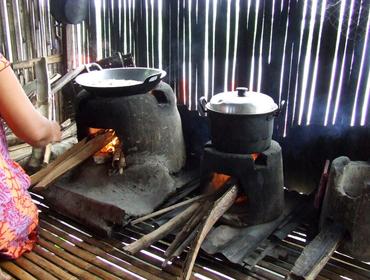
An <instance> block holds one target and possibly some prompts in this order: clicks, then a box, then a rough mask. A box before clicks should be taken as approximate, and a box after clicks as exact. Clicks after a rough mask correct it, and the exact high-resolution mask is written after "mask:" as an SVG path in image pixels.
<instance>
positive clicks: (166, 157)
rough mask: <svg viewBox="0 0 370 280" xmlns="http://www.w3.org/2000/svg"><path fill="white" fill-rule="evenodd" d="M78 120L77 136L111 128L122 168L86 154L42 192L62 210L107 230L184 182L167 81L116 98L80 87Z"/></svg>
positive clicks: (143, 210) (155, 203) (180, 135)
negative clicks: (77, 163)
mask: <svg viewBox="0 0 370 280" xmlns="http://www.w3.org/2000/svg"><path fill="white" fill-rule="evenodd" d="M76 122H77V132H78V138H79V140H81V139H83V138H84V137H86V136H89V134H90V131H91V128H98V129H113V130H114V131H115V133H116V135H117V136H118V138H119V144H118V145H116V148H117V149H118V150H121V151H122V154H123V156H124V165H123V166H121V168H123V167H124V170H123V172H117V173H115V174H111V172H110V170H112V161H109V162H106V163H104V164H96V163H95V162H94V160H93V159H92V158H90V159H89V160H87V161H85V162H84V163H83V164H81V165H80V166H79V167H77V168H75V169H74V170H72V171H71V172H69V173H67V174H66V175H65V176H63V177H62V178H60V179H59V180H58V181H56V182H55V183H54V186H53V187H51V188H49V189H48V190H47V191H46V192H45V194H44V195H45V197H46V198H47V199H48V201H49V202H50V203H52V204H53V205H54V206H55V208H56V209H58V211H60V212H63V214H64V215H68V216H70V217H71V218H73V219H76V220H78V221H80V222H83V223H84V224H85V225H87V226H89V227H90V228H91V229H93V230H95V231H96V232H98V233H100V234H103V235H110V234H111V232H112V228H113V225H121V224H122V223H123V222H124V217H125V216H126V215H129V216H141V215H145V214H148V213H150V212H152V211H153V210H154V209H155V208H156V207H158V206H159V205H160V204H161V203H162V202H163V201H164V200H165V199H166V198H167V197H168V196H169V195H170V194H171V193H173V192H174V191H175V190H176V189H177V188H178V187H180V186H182V183H183V182H181V180H179V178H178V177H177V176H176V173H178V172H179V171H180V170H181V169H182V167H183V166H184V164H185V157H186V156H185V145H184V139H183V133H182V125H181V119H180V115H179V112H178V110H177V106H176V97H175V94H174V93H173V91H172V89H171V87H170V86H169V85H168V84H166V83H164V82H161V83H159V84H158V85H157V86H156V87H155V88H154V89H153V90H152V91H150V92H147V93H145V94H137V95H130V96H119V97H99V96H94V95H92V94H91V93H89V92H87V91H85V90H83V91H81V92H80V93H79V94H78V97H77V102H76ZM121 171H122V170H121ZM120 173H122V174H120Z"/></svg>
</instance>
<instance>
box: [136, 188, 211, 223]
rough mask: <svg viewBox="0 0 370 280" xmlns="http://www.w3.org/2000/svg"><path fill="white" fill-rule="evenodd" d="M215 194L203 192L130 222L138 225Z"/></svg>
mask: <svg viewBox="0 0 370 280" xmlns="http://www.w3.org/2000/svg"><path fill="white" fill-rule="evenodd" d="M213 195H214V194H202V195H198V196H196V197H193V198H190V199H188V200H185V201H182V202H179V203H176V204H173V205H171V206H168V207H166V208H163V209H160V210H158V211H155V212H153V213H150V214H148V215H145V216H143V217H140V218H138V219H136V220H133V221H131V222H130V224H131V225H136V224H138V223H141V222H143V221H146V220H148V219H150V218H153V217H157V216H159V215H162V214H164V213H167V212H169V211H171V210H174V209H177V208H180V207H182V206H185V205H188V204H190V203H193V202H196V201H199V200H202V199H205V198H207V197H211V196H213Z"/></svg>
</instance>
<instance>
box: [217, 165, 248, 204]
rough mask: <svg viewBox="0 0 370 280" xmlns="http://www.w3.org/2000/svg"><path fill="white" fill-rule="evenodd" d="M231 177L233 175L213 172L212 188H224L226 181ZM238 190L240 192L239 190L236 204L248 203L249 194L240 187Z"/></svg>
mask: <svg viewBox="0 0 370 280" xmlns="http://www.w3.org/2000/svg"><path fill="white" fill-rule="evenodd" d="M230 178H231V176H229V175H226V174H222V173H217V172H214V173H213V174H212V179H211V183H210V186H211V188H212V189H214V190H218V189H220V188H222V186H223V185H225V183H226V182H227V181H228V180H229V179H230ZM238 191H239V192H238V196H237V198H236V199H235V204H238V205H244V204H246V203H247V196H246V195H245V193H244V192H243V190H242V189H241V188H239V190H238Z"/></svg>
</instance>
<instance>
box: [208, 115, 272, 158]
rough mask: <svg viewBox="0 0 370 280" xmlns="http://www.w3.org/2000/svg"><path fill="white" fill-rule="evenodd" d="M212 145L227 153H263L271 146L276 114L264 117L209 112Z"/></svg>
mask: <svg viewBox="0 0 370 280" xmlns="http://www.w3.org/2000/svg"><path fill="white" fill-rule="evenodd" d="M208 116H209V118H210V125H211V139H212V144H213V145H214V147H215V148H216V149H218V150H219V151H222V152H226V153H237V154H250V153H257V152H262V151H264V150H266V149H268V148H269V147H270V145H271V138H272V133H273V126H274V112H272V113H269V114H262V115H233V114H222V113H218V112H214V111H208Z"/></svg>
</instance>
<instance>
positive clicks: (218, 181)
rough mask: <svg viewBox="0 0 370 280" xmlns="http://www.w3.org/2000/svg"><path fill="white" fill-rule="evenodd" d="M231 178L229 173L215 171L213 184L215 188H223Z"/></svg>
mask: <svg viewBox="0 0 370 280" xmlns="http://www.w3.org/2000/svg"><path fill="white" fill-rule="evenodd" d="M229 178H230V176H229V175H225V174H221V173H213V177H212V181H211V185H212V187H213V188H214V189H216V190H217V189H219V188H221V187H222V186H223V185H224V184H225V183H226V181H227V180H228V179H229Z"/></svg>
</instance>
